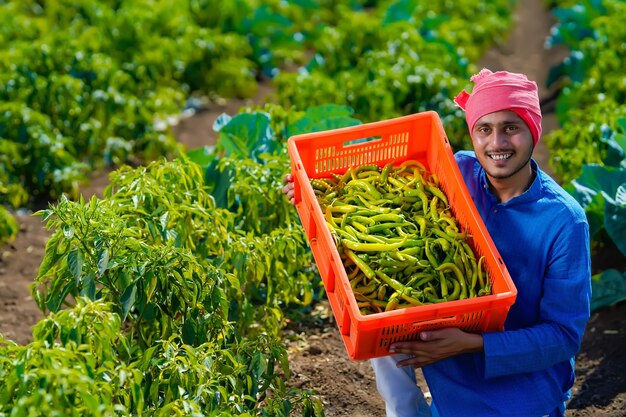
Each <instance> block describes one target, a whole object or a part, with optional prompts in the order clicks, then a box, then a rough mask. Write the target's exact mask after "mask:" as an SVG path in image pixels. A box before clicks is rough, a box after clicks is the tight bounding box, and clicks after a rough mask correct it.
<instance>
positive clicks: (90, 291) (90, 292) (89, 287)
mask: <svg viewBox="0 0 626 417" xmlns="http://www.w3.org/2000/svg"><path fill="white" fill-rule="evenodd" d="M95 280H96V276H95V275H94V273H93V272H90V273H89V274H87V276H86V277H85V278H84V279H83V289H82V290H81V291H80V295H82V296H84V297H88V298H89V299H90V300H95V299H96V282H95Z"/></svg>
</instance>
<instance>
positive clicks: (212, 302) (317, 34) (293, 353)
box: [0, 0, 626, 417]
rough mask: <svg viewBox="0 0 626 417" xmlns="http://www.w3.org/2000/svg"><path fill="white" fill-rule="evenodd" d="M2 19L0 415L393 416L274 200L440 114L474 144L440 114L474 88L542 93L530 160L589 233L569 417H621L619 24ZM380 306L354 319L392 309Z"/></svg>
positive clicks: (624, 134) (27, 5)
mask: <svg viewBox="0 0 626 417" xmlns="http://www.w3.org/2000/svg"><path fill="white" fill-rule="evenodd" d="M476 16H480V18H479V19H476ZM0 19H1V20H2V22H3V23H2V25H0V55H1V56H2V59H0V416H52V415H59V416H259V417H260V416H316V417H320V416H342V417H349V416H350V417H365V416H367V417H383V416H384V415H385V409H384V404H383V402H382V400H381V398H380V397H379V396H378V393H377V391H376V384H375V380H374V375H373V372H372V369H371V367H370V365H369V363H368V362H367V361H355V360H352V359H350V357H349V355H348V352H347V351H346V346H345V345H344V342H343V340H342V338H341V335H340V332H339V331H338V323H337V322H336V321H335V317H334V316H333V312H332V310H331V306H330V304H329V300H328V297H327V294H326V292H325V289H324V286H323V282H322V278H321V275H320V272H319V270H318V267H319V265H318V264H316V262H315V259H314V257H313V255H312V253H311V248H310V245H309V242H308V240H307V237H306V233H305V231H304V228H303V226H302V223H301V219H300V217H299V216H298V213H297V212H296V209H295V208H294V207H293V206H292V205H291V204H290V202H289V201H287V199H286V198H285V196H284V195H283V193H282V192H281V187H282V185H283V182H282V178H283V176H284V175H285V174H286V173H287V172H289V171H290V158H289V154H288V151H287V141H288V139H289V138H290V137H292V136H294V135H299V134H305V133H309V132H319V131H325V130H330V129H336V128H341V127H347V126H359V125H361V124H363V123H369V122H373V121H380V120H386V119H391V118H395V117H400V116H405V115H410V114H414V113H419V112H425V111H428V110H434V111H436V112H437V113H438V114H439V116H440V118H441V121H442V123H443V126H444V127H445V131H446V133H447V136H448V138H449V140H450V142H451V145H452V147H453V148H454V149H455V150H458V149H462V148H468V147H470V146H471V141H470V138H469V136H468V135H467V132H466V130H467V129H466V126H465V124H464V123H465V122H464V117H463V113H462V112H460V110H459V109H458V108H457V107H456V106H455V105H454V103H453V102H452V97H453V96H454V95H455V94H456V93H457V92H458V91H460V90H461V89H463V88H467V87H468V85H467V83H468V80H469V77H470V76H471V75H472V74H474V73H476V72H478V70H479V69H480V68H482V67H487V68H490V69H492V70H494V71H495V70H500V69H501V70H508V71H515V72H522V73H525V74H527V75H528V77H529V78H530V79H534V80H536V81H537V83H538V85H539V88H540V99H541V103H542V111H543V113H544V120H543V132H544V134H543V138H542V140H541V141H540V142H539V145H538V146H537V148H536V149H535V153H534V155H533V156H534V158H535V160H536V161H537V162H538V163H539V165H540V166H541V167H542V169H544V170H545V171H546V172H548V173H549V174H550V175H552V176H553V177H554V178H555V179H557V181H558V182H559V183H561V184H562V185H563V186H564V188H566V189H567V190H568V191H569V192H570V193H571V194H572V195H573V196H574V197H575V198H576V199H577V200H578V201H579V203H580V204H581V205H582V206H583V208H584V209H585V211H586V213H587V216H588V219H589V223H590V227H591V240H592V242H591V243H592V270H593V274H594V276H593V298H592V316H591V320H590V321H589V324H588V327H587V330H586V334H585V338H584V340H583V345H582V348H581V351H580V353H579V355H578V357H577V362H576V373H577V380H576V383H575V385H574V388H573V389H572V399H571V401H570V402H569V405H568V410H567V411H566V416H567V417H595V416H600V417H623V416H626V350H625V349H624V348H623V346H625V345H626V331H625V330H624V323H626V105H625V104H624V103H626V83H625V82H624V75H623V68H624V67H625V64H626V50H624V48H626V46H625V45H626V28H624V25H623V23H621V22H623V21H624V19H626V2H623V1H618V0H594V1H582V0H581V1H575V0H518V1H515V0H491V1H489V0H481V1H469V0H462V1H455V2H431V1H419V0H378V1H377V0H332V1H331V0H306V1H295V0H293V1H291V0H289V1H279V0H232V1H220V0H128V1H127V0H78V1H76V0H73V1H69V0H49V1H41V0H24V1H11V0H0ZM468 22H471V24H470V23H468ZM385 175H386V174H385ZM434 185H435V184H434V183H432V184H430V186H431V187H432V188H435V187H434ZM320 187H326V186H325V185H320ZM433 192H434V193H438V192H439V191H438V190H435V191H433ZM415 198H416V199H418V198H419V197H417V195H416V197H415ZM337 219H339V217H337ZM338 221H340V220H338ZM344 261H345V260H344ZM348 262H350V261H348ZM447 268H448V269H449V270H450V271H448V272H450V273H454V272H455V271H453V270H452V269H451V268H452V266H449V265H448V266H447ZM452 276H453V277H454V274H453V275H452ZM481 278H482V270H481ZM449 282H450V281H449ZM451 282H455V281H454V280H452V281H451ZM456 290H457V295H458V293H459V292H460V291H468V294H469V291H470V289H469V288H467V289H465V288H457V289H456ZM488 290H490V289H489V288H488V287H487V288H485V287H484V286H483V287H481V291H482V293H481V294H474V295H482V294H483V293H486V292H487V291H488ZM446 291H447V290H446ZM472 291H473V288H472ZM450 292H452V286H451V287H450ZM476 292H478V291H476ZM447 295H448V294H447V293H446V294H444V296H447ZM408 298H410V297H408ZM381 299H382V297H381ZM384 300H385V301H384V305H382V304H381V305H380V306H378V307H377V306H376V305H374V304H371V305H370V306H368V307H367V308H370V307H371V308H373V309H374V310H371V311H370V310H367V309H364V310H363V314H375V313H376V312H377V311H378V312H380V311H381V310H380V309H381V308H382V309H384V308H385V307H388V304H389V303H390V302H391V303H392V304H394V305H395V306H397V305H398V304H400V305H401V303H402V302H403V300H394V299H391V300H390V299H388V298H385V299H384ZM418 384H419V385H420V386H421V387H422V388H423V390H424V391H425V392H428V386H427V384H426V382H425V380H424V379H423V377H422V375H421V371H418Z"/></svg>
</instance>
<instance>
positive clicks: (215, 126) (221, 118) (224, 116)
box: [213, 113, 233, 132]
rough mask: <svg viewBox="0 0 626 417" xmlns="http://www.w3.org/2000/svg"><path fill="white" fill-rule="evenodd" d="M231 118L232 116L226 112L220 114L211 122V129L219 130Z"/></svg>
mask: <svg viewBox="0 0 626 417" xmlns="http://www.w3.org/2000/svg"><path fill="white" fill-rule="evenodd" d="M232 119H233V118H232V117H231V116H229V115H228V114H226V113H222V114H220V115H219V116H218V117H217V119H215V122H213V130H214V131H215V132H219V131H220V130H222V129H223V128H224V126H226V125H227V124H229V123H230V121H231V120H232Z"/></svg>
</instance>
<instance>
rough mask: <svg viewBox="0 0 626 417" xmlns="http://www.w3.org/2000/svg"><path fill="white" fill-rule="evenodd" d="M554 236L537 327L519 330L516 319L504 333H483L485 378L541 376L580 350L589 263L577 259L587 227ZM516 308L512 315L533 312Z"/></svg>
mask: <svg viewBox="0 0 626 417" xmlns="http://www.w3.org/2000/svg"><path fill="white" fill-rule="evenodd" d="M558 235H559V238H558V239H557V241H556V242H555V243H554V245H553V248H552V255H551V259H552V262H551V264H550V265H547V270H546V273H545V277H544V279H543V287H542V294H543V295H542V297H541V298H540V300H539V306H538V307H539V316H538V320H537V324H535V325H532V326H530V327H523V328H519V327H520V325H519V323H516V322H515V321H518V320H513V319H511V321H513V323H511V324H510V325H506V326H505V331H504V332H494V333H484V334H483V339H484V346H485V347H484V350H485V378H492V377H497V376H502V375H510V374H516V373H522V372H535V371H541V370H544V369H547V368H549V367H551V366H553V365H555V364H557V363H559V362H564V361H568V360H569V359H570V358H572V357H573V356H574V355H576V353H577V352H578V351H579V350H580V342H581V340H582V336H583V333H584V330H585V326H586V323H587V320H588V318H589V309H588V306H589V298H590V291H589V276H590V266H589V262H588V261H589V258H588V257H586V256H582V255H581V254H584V253H585V252H588V248H586V247H585V245H584V244H585V242H586V241H587V238H586V236H587V235H588V227H587V224H586V223H581V222H579V223H576V224H568V225H566V227H563V230H561V231H560V233H559V234H558ZM575 245H577V246H579V247H574V246H575ZM505 263H506V261H505ZM521 291H523V289H522V290H521ZM525 298H526V297H524V296H523V295H522V296H521V298H520V300H524V299H525ZM516 304H517V306H516V308H515V310H516V312H517V314H516V316H518V315H524V313H526V312H528V313H530V314H532V313H533V312H532V311H530V310H532V309H534V308H535V307H534V305H532V304H531V303H527V304H525V303H522V302H518V303H516ZM511 317H512V318H513V316H511ZM507 324H508V323H507ZM509 327H510V328H512V330H509ZM516 328H518V329H517V330H514V329H516Z"/></svg>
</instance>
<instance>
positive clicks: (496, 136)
mask: <svg viewBox="0 0 626 417" xmlns="http://www.w3.org/2000/svg"><path fill="white" fill-rule="evenodd" d="M507 141H508V138H507V136H506V134H505V133H504V132H503V131H501V130H494V131H493V133H492V134H491V138H490V142H491V146H493V147H496V148H497V147H500V146H504V145H505V144H506V143H507Z"/></svg>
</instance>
